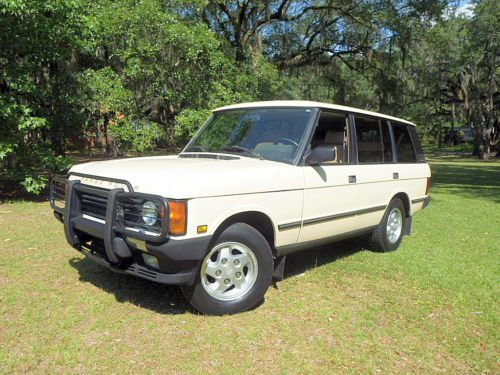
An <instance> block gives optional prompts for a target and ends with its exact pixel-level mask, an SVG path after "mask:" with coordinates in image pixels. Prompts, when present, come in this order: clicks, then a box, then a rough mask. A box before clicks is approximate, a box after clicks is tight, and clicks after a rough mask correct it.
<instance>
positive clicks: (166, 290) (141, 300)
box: [69, 258, 196, 315]
mask: <svg viewBox="0 0 500 375" xmlns="http://www.w3.org/2000/svg"><path fill="white" fill-rule="evenodd" d="M69 264H70V266H71V267H73V268H74V269H76V270H77V271H78V273H79V275H80V281H82V282H84V283H91V284H92V285H94V286H96V287H97V288H99V289H102V290H104V291H106V292H108V293H110V294H114V296H115V299H116V301H118V302H121V303H131V304H133V305H136V306H139V307H143V308H146V309H149V310H152V311H155V312H157V313H160V314H171V315H176V314H184V313H186V312H191V313H195V314H196V312H195V310H193V308H192V307H191V305H190V304H189V303H188V302H187V301H186V299H185V298H184V296H183V295H182V293H181V291H180V288H179V287H177V286H172V285H164V284H158V283H154V282H152V281H148V280H144V279H141V278H138V277H134V276H130V275H124V274H120V273H115V272H113V271H111V270H108V269H106V268H104V267H102V266H100V265H98V264H96V263H94V262H93V261H92V260H90V259H87V258H72V259H70V260H69Z"/></svg>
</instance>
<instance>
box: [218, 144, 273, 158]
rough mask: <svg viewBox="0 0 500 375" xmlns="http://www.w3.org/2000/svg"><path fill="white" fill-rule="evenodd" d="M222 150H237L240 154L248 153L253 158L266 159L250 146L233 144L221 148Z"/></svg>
mask: <svg viewBox="0 0 500 375" xmlns="http://www.w3.org/2000/svg"><path fill="white" fill-rule="evenodd" d="M220 150H221V151H227V152H236V153H239V154H246V155H248V156H250V157H252V158H257V159H261V160H262V159H264V158H263V157H262V155H261V154H258V153H256V152H255V151H253V150H250V149H249V148H246V147H242V146H238V145H231V146H226V147H222V148H221V149H220Z"/></svg>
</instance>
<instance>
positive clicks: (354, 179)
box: [349, 176, 356, 184]
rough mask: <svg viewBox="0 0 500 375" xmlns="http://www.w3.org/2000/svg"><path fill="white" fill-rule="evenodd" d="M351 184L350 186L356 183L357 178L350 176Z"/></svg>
mask: <svg viewBox="0 0 500 375" xmlns="http://www.w3.org/2000/svg"><path fill="white" fill-rule="evenodd" d="M349 183H350V184H354V183H356V176H349Z"/></svg>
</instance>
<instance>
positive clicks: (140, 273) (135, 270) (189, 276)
mask: <svg viewBox="0 0 500 375" xmlns="http://www.w3.org/2000/svg"><path fill="white" fill-rule="evenodd" d="M79 252H80V253H82V254H83V255H85V256H86V257H87V258H89V259H90V260H92V261H94V262H96V263H98V264H100V265H101V266H103V267H106V268H107V269H109V270H111V271H113V272H117V273H123V274H127V275H133V276H137V277H140V278H142V279H146V280H150V281H154V282H157V283H160V284H190V283H192V282H193V279H194V276H195V269H192V270H189V271H185V272H178V273H173V274H167V273H162V272H157V271H154V270H152V269H150V268H147V267H144V266H141V265H140V264H137V263H132V264H130V265H129V266H128V267H127V268H124V269H123V268H118V267H114V266H113V265H112V264H111V263H109V262H108V261H107V260H106V259H104V258H102V257H100V256H98V255H95V254H91V253H89V252H88V251H86V250H79Z"/></svg>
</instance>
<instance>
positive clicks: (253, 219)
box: [213, 211, 276, 255]
mask: <svg viewBox="0 0 500 375" xmlns="http://www.w3.org/2000/svg"><path fill="white" fill-rule="evenodd" d="M236 223H244V224H247V225H250V226H251V227H253V228H255V229H256V230H257V231H259V232H260V233H261V234H262V235H263V236H264V238H265V239H266V241H267V242H268V243H269V246H270V247H271V250H272V252H273V255H276V248H275V246H274V244H275V236H276V233H275V229H274V224H273V222H272V220H271V218H270V217H269V216H268V215H267V214H265V213H263V212H261V211H244V212H238V213H235V214H233V215H231V216H229V217H227V218H226V219H224V220H223V221H222V222H221V223H220V224H219V226H218V227H217V229H216V230H215V232H214V234H213V239H214V240H216V239H217V237H218V236H219V235H220V234H221V233H222V232H223V231H224V230H225V229H226V228H228V227H229V226H231V225H232V224H236Z"/></svg>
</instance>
